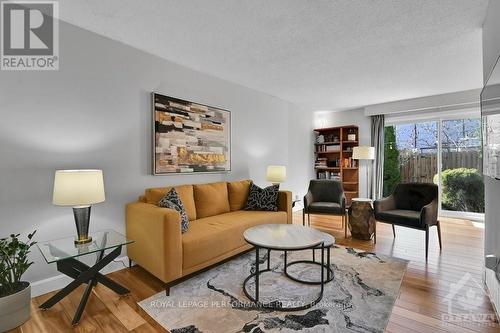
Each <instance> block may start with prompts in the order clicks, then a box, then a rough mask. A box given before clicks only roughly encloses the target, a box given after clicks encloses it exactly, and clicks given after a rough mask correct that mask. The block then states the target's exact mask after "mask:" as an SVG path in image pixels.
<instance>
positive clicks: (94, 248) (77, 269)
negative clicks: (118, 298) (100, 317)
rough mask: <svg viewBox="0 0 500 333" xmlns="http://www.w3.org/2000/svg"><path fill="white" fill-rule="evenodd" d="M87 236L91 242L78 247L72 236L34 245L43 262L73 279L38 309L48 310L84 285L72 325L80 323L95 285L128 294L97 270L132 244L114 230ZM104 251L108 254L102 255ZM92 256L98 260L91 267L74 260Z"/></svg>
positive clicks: (127, 291)
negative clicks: (124, 246)
mask: <svg viewBox="0 0 500 333" xmlns="http://www.w3.org/2000/svg"><path fill="white" fill-rule="evenodd" d="M90 236H91V237H92V242H90V243H88V244H81V245H75V243H74V240H75V239H74V237H66V238H61V239H56V240H51V241H46V242H39V243H37V246H38V249H39V250H40V252H41V253H42V255H43V257H44V258H45V261H47V263H48V264H51V263H56V265H57V270H58V271H59V272H61V273H63V274H65V275H67V276H69V277H71V278H72V279H73V282H71V283H70V284H68V285H67V286H66V287H64V288H63V289H61V290H60V291H58V292H57V293H56V294H55V295H54V296H52V297H51V298H50V299H49V300H47V301H46V302H44V303H43V304H42V305H40V308H41V309H43V310H46V309H49V308H51V307H52V306H54V305H55V304H56V303H57V302H59V301H60V300H62V299H63V298H64V297H66V296H67V295H68V294H69V293H71V292H72V291H73V290H75V289H76V288H78V287H79V286H80V285H81V284H84V283H86V284H87V287H86V288H85V291H84V292H83V295H82V299H81V301H80V304H79V305H78V308H77V309H76V312H75V316H74V318H73V321H72V325H77V324H78V323H79V322H80V318H81V316H82V313H83V310H84V309H85V305H86V304H87V301H88V299H89V296H90V292H91V291H92V288H93V287H95V286H96V285H97V284H98V283H101V284H102V285H105V286H106V287H108V288H109V289H111V290H113V291H114V292H116V293H117V294H120V295H127V294H129V293H130V291H129V290H128V289H127V288H125V287H123V286H121V285H120V284H118V283H116V282H115V281H113V280H111V279H110V278H108V277H106V276H104V275H102V274H101V273H99V271H100V270H101V269H103V268H104V267H106V266H107V265H108V264H109V263H110V262H111V261H113V260H114V259H116V258H117V257H118V256H119V255H120V253H121V252H122V247H123V245H127V244H130V243H132V242H133V241H131V240H128V239H127V238H125V236H123V235H122V234H120V233H118V232H116V231H113V230H103V231H99V232H96V233H93V234H91V235H90ZM106 250H111V251H110V252H109V253H108V254H106V255H105V252H106ZM93 253H95V254H96V255H97V259H96V262H95V264H94V265H93V266H92V267H89V266H88V265H86V264H84V263H83V262H81V261H79V260H77V259H76V258H78V257H81V256H84V255H89V254H93Z"/></svg>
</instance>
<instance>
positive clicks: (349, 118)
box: [314, 109, 371, 198]
mask: <svg viewBox="0 0 500 333" xmlns="http://www.w3.org/2000/svg"><path fill="white" fill-rule="evenodd" d="M346 125H356V126H358V127H359V144H360V145H361V146H370V145H371V119H370V117H367V116H365V114H364V109H355V110H348V111H341V112H336V111H327V110H326V111H316V112H314V127H315V128H323V127H336V126H346ZM365 162H366V161H363V162H362V163H361V164H360V168H359V196H360V197H364V198H366V197H367V196H368V193H367V188H366V186H367V179H366V167H367V165H368V164H367V163H365Z"/></svg>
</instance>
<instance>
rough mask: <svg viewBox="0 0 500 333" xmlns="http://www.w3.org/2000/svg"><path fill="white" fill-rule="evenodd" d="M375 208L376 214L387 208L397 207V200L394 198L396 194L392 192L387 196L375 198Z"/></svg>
mask: <svg viewBox="0 0 500 333" xmlns="http://www.w3.org/2000/svg"><path fill="white" fill-rule="evenodd" d="M373 208H374V210H375V214H377V213H379V212H383V211H386V210H393V209H396V200H395V198H394V195H392V194H391V195H390V196H388V197H387V198H383V199H379V200H375V202H374V203H373Z"/></svg>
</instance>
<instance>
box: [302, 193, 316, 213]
mask: <svg viewBox="0 0 500 333" xmlns="http://www.w3.org/2000/svg"><path fill="white" fill-rule="evenodd" d="M313 202H314V199H313V194H312V192H311V191H307V193H306V195H304V212H306V213H307V211H308V210H309V205H310V204H312V203H313Z"/></svg>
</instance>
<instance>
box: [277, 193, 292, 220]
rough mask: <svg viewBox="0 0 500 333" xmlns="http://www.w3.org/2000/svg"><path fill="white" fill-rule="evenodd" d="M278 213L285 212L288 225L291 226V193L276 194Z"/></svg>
mask: <svg viewBox="0 0 500 333" xmlns="http://www.w3.org/2000/svg"><path fill="white" fill-rule="evenodd" d="M278 211H280V212H286V215H287V222H286V223H288V224H292V192H290V191H279V193H278Z"/></svg>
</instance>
